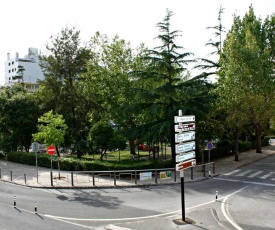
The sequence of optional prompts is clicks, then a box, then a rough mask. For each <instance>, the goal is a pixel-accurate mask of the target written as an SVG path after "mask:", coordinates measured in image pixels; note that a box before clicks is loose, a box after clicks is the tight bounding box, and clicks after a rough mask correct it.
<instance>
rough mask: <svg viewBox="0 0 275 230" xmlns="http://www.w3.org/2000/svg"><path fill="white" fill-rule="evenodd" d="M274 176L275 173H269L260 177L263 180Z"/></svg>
mask: <svg viewBox="0 0 275 230" xmlns="http://www.w3.org/2000/svg"><path fill="white" fill-rule="evenodd" d="M272 174H275V172H269V173H268V174H265V175H264V176H262V177H260V178H261V179H266V178H268V177H270V176H272Z"/></svg>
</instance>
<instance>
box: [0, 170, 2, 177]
mask: <svg viewBox="0 0 275 230" xmlns="http://www.w3.org/2000/svg"><path fill="white" fill-rule="evenodd" d="M0 178H2V173H1V168H0Z"/></svg>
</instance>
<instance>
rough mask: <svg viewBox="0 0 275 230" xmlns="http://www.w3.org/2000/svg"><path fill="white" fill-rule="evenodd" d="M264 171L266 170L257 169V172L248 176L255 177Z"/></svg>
mask: <svg viewBox="0 0 275 230" xmlns="http://www.w3.org/2000/svg"><path fill="white" fill-rule="evenodd" d="M263 172H264V171H257V172H255V173H253V174H251V175H249V176H248V177H249V178H253V177H255V176H258V175H260V174H261V173H263Z"/></svg>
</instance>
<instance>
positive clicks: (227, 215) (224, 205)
mask: <svg viewBox="0 0 275 230" xmlns="http://www.w3.org/2000/svg"><path fill="white" fill-rule="evenodd" d="M245 188H247V186H245V187H244V188H242V189H240V190H238V191H236V192H234V193H231V194H230V195H228V196H227V197H225V198H224V199H223V201H222V204H221V209H222V213H223V215H224V216H225V218H226V219H227V221H228V222H229V223H230V224H231V225H233V226H234V227H235V228H236V229H238V230H243V228H241V227H240V226H239V225H238V224H237V223H236V222H235V221H234V220H233V218H232V217H231V216H230V214H229V210H228V209H227V206H226V204H227V203H226V201H227V199H228V198H229V197H230V196H232V195H234V194H236V193H238V192H240V191H242V190H244V189H245ZM226 210H227V211H226ZM227 213H228V214H227Z"/></svg>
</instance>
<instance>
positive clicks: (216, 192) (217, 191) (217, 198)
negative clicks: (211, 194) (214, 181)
mask: <svg viewBox="0 0 275 230" xmlns="http://www.w3.org/2000/svg"><path fill="white" fill-rule="evenodd" d="M218 193H219V191H218V190H216V201H217V200H218Z"/></svg>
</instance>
